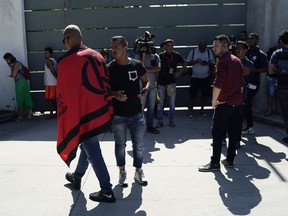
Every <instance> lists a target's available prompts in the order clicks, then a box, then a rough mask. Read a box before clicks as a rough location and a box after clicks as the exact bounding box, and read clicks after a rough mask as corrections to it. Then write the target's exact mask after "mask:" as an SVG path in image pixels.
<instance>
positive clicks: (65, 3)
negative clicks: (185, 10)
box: [25, 0, 246, 10]
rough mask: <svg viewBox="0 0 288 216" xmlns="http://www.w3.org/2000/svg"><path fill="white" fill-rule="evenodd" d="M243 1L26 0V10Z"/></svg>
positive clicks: (238, 1) (235, 1)
mask: <svg viewBox="0 0 288 216" xmlns="http://www.w3.org/2000/svg"><path fill="white" fill-rule="evenodd" d="M226 2H228V3H241V2H246V1H243V0H218V1H211V0H189V1H187V0H177V1H175V0H158V1H157V2H155V0H145V1H143V0H49V1H44V0H42V1H40V0H25V9H26V10H44V9H55V8H63V7H68V8H83V7H96V6H98V7H123V6H127V5H130V6H149V5H171V4H211V3H212V4H223V3H226Z"/></svg>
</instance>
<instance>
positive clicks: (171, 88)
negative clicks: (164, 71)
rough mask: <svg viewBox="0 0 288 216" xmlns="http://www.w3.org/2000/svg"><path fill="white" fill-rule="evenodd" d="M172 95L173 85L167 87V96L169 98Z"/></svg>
mask: <svg viewBox="0 0 288 216" xmlns="http://www.w3.org/2000/svg"><path fill="white" fill-rule="evenodd" d="M173 94H174V84H169V85H167V95H168V96H169V97H170V96H172V95H173Z"/></svg>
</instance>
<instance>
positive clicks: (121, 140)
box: [112, 111, 146, 168]
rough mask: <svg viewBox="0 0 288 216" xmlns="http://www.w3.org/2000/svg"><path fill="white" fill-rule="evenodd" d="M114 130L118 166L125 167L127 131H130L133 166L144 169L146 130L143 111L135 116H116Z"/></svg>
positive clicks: (113, 122)
mask: <svg viewBox="0 0 288 216" xmlns="http://www.w3.org/2000/svg"><path fill="white" fill-rule="evenodd" d="M112 129H113V133H114V140H115V156H116V163H117V166H125V164H126V160H125V156H126V150H125V148H126V142H127V129H129V131H130V135H131V141H132V147H133V166H134V167H136V168H141V167H142V162H143V151H144V134H145V130H146V125H145V119H144V115H143V111H141V112H139V113H137V114H135V115H133V116H128V117H126V116H114V117H113V120H112Z"/></svg>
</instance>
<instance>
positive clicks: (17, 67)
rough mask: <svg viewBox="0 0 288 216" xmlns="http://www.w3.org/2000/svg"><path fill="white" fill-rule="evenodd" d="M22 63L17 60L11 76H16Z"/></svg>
mask: <svg viewBox="0 0 288 216" xmlns="http://www.w3.org/2000/svg"><path fill="white" fill-rule="evenodd" d="M20 66H21V64H20V63H19V62H17V63H16V64H15V65H14V66H13V67H12V69H11V77H13V78H15V77H16V76H17V73H18V71H19V69H20Z"/></svg>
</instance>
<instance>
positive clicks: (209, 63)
mask: <svg viewBox="0 0 288 216" xmlns="http://www.w3.org/2000/svg"><path fill="white" fill-rule="evenodd" d="M186 61H187V63H188V65H191V66H192V69H191V71H192V73H191V82H190V100H189V111H190V115H189V117H190V118H192V117H193V116H194V112H193V108H194V102H195V97H196V95H197V93H198V90H199V89H201V110H200V114H201V115H202V116H206V113H205V112H204V106H205V104H206V101H207V98H208V97H210V96H211V85H210V72H211V71H210V69H211V68H213V67H214V65H215V58H214V55H213V53H212V51H211V50H209V49H207V44H206V42H205V41H200V42H199V43H198V48H195V49H193V50H191V51H190V53H189V54H188V57H187V59H186Z"/></svg>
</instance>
